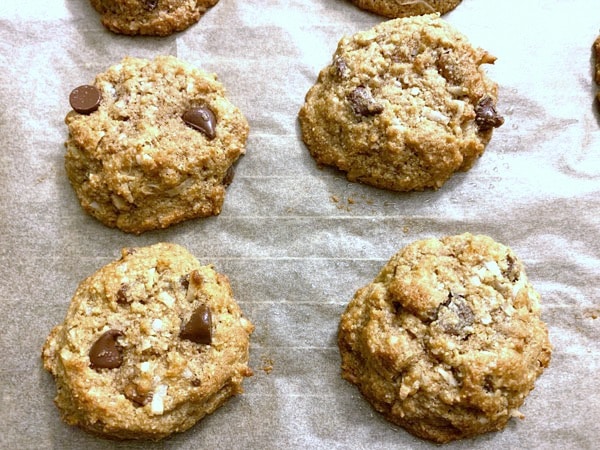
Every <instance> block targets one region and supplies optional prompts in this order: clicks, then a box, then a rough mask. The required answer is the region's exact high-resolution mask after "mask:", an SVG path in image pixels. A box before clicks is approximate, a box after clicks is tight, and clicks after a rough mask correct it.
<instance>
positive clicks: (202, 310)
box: [179, 305, 212, 345]
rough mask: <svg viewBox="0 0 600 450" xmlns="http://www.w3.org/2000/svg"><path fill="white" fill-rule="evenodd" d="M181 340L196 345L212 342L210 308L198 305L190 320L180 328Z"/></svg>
mask: <svg viewBox="0 0 600 450" xmlns="http://www.w3.org/2000/svg"><path fill="white" fill-rule="evenodd" d="M179 337H181V339H187V340H188V341H192V342H195V343H196V344H206V345H209V344H210V343H211V342H212V317H211V312H210V308H209V307H208V306H206V305H200V306H198V308H196V311H194V312H193V314H192V317H190V320H188V322H187V323H186V324H185V325H184V326H183V327H182V329H181V333H179Z"/></svg>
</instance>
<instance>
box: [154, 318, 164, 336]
mask: <svg viewBox="0 0 600 450" xmlns="http://www.w3.org/2000/svg"><path fill="white" fill-rule="evenodd" d="M152 329H153V330H154V331H156V332H157V333H158V332H159V331H162V329H163V321H162V320H160V319H154V320H153V321H152Z"/></svg>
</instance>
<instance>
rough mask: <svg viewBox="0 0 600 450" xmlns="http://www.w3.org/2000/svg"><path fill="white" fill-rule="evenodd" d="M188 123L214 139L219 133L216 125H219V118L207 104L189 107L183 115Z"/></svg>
mask: <svg viewBox="0 0 600 450" xmlns="http://www.w3.org/2000/svg"><path fill="white" fill-rule="evenodd" d="M181 118H182V119H183V121H184V122H185V123H186V125H188V126H190V127H192V128H193V129H195V130H198V131H201V132H202V133H204V134H205V135H206V137H208V139H211V140H212V139H214V138H215V136H216V135H217V134H216V132H215V127H216V126H217V118H216V117H215V114H214V113H213V112H212V111H211V110H210V108H208V107H207V106H199V107H197V108H191V109H188V110H187V111H186V112H185V113H183V116H182V117H181Z"/></svg>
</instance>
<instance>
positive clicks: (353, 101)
mask: <svg viewBox="0 0 600 450" xmlns="http://www.w3.org/2000/svg"><path fill="white" fill-rule="evenodd" d="M348 101H349V102H350V106H351V107H352V110H353V111H354V114H356V115H359V116H364V117H368V116H376V115H378V114H381V113H382V112H383V106H382V105H380V104H379V103H377V102H376V101H375V99H374V98H373V95H372V94H371V91H370V90H369V89H367V88H366V87H364V86H358V87H357V88H356V89H354V90H353V91H352V92H351V93H350V94H349V95H348Z"/></svg>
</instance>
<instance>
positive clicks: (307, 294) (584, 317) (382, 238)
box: [0, 0, 600, 450]
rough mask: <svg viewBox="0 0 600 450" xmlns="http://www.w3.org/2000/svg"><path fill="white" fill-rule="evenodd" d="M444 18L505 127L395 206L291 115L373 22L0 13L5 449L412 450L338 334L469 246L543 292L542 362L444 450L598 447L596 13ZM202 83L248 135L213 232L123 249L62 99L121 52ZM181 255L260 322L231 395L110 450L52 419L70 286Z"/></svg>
mask: <svg viewBox="0 0 600 450" xmlns="http://www.w3.org/2000/svg"><path fill="white" fill-rule="evenodd" d="M445 18H446V19H447V20H448V21H449V22H451V23H452V24H453V25H455V26H456V27H457V28H458V29H459V30H460V31H462V32H463V33H464V34H466V35H467V36H468V37H469V39H470V41H471V42H472V43H473V44H474V45H477V46H481V47H483V48H485V49H486V50H488V51H489V52H490V53H492V54H493V55H495V56H497V57H498V60H497V62H496V64H495V65H494V66H490V67H489V68H488V73H489V74H490V76H491V77H492V78H493V79H495V80H496V81H497V82H498V83H499V85H500V92H499V110H500V112H501V113H502V114H503V115H504V117H505V119H506V122H505V124H504V126H503V127H501V128H500V129H498V130H497V131H496V132H495V134H494V138H493V140H492V142H491V143H490V145H489V146H488V148H487V151H486V153H485V154H484V155H483V157H482V158H481V159H480V160H479V162H478V163H477V164H476V165H475V167H473V169H472V170H471V171H469V172H468V173H461V174H458V175H456V176H454V177H453V178H452V179H451V180H450V181H449V182H448V183H447V184H446V185H445V186H444V187H443V188H442V189H440V190H439V191H436V192H433V191H428V192H422V193H409V194H400V193H393V192H386V191H381V190H377V189H374V188H370V187H367V186H362V185H358V184H352V183H349V182H347V181H346V179H345V177H344V176H343V174H341V173H338V172H336V171H333V170H329V169H319V168H318V167H317V166H316V165H315V163H314V161H313V160H312V159H311V157H310V156H309V154H308V152H307V150H306V148H305V147H304V145H303V144H302V142H301V140H300V137H299V136H300V133H299V126H298V122H297V118H296V117H297V112H298V110H299V108H300V106H301V105H302V103H303V99H304V95H305V93H306V91H307V90H308V89H309V87H310V86H311V85H312V84H313V83H314V81H315V79H316V76H317V73H318V71H319V70H320V69H321V68H322V67H323V66H325V65H326V64H328V63H329V62H330V59H331V55H332V53H333V51H334V50H335V47H336V44H337V42H338V40H339V39H340V38H341V37H342V35H344V34H352V33H354V32H356V31H359V30H363V29H366V28H369V27H371V26H373V25H375V24H376V23H378V22H380V21H382V20H383V18H381V17H378V16H375V15H373V14H370V13H367V12H364V11H361V10H359V9H358V8H356V7H354V6H353V5H352V4H351V3H350V2H348V1H346V0H244V1H242V0H221V1H220V2H219V3H218V4H217V5H216V6H215V7H214V8H212V9H211V10H210V11H209V12H208V13H207V14H206V15H205V16H204V17H203V18H202V19H201V20H200V22H199V23H198V24H196V25H194V26H192V27H191V28H189V29H188V30H186V31H184V32H181V33H179V34H176V35H173V36H170V37H166V38H151V37H150V38H149V37H127V36H118V35H115V34H112V33H110V32H109V31H107V30H105V29H104V28H103V27H102V26H101V24H100V21H99V15H98V14H97V13H96V12H95V11H94V10H93V9H92V7H91V6H90V4H89V1H87V0H54V1H51V2H49V1H42V0H29V1H27V2H23V1H18V0H2V2H1V3H0V58H1V59H0V62H1V64H0V137H1V142H2V149H1V152H0V185H1V187H2V189H1V191H0V235H1V245H0V269H1V276H0V294H1V297H2V298H1V299H0V310H1V313H2V316H1V317H2V318H3V319H2V320H3V322H2V327H1V332H0V393H1V395H2V405H1V407H0V447H1V448H3V449H4V448H6V449H17V448H18V449H41V448H44V449H45V448H55V449H66V448H69V449H71V448H72V449H80V448H86V449H90V450H91V449H105V448H177V449H192V448H193V449H196V448H207V449H208V448H224V449H251V448H253V449H275V448H321V449H330V448H353V449H354V448H365V449H378V448H411V449H427V448H437V447H436V446H434V445H432V444H430V443H428V442H425V441H422V440H419V439H416V438H414V437H412V436H411V435H409V434H408V433H406V432H405V431H404V430H402V429H400V428H398V427H395V426H393V425H391V424H390V423H388V422H386V421H385V420H384V419H383V418H381V417H380V416H379V415H378V414H376V413H375V412H374V411H373V410H372V409H371V407H370V406H369V405H368V404H367V403H366V401H365V400H364V399H363V398H362V397H361V396H360V394H359V393H358V391H357V390H356V388H355V387H353V386H351V385H350V384H348V383H347V382H345V381H343V380H342V379H341V378H340V370H339V363H340V361H339V354H338V350H337V346H336V332H337V325H338V320H339V316H340V314H341V313H342V311H343V309H344V307H345V305H346V304H347V302H348V301H349V299H350V298H351V297H352V295H353V294H354V292H355V291H356V290H357V289H358V288H359V287H361V286H363V285H364V284H366V283H368V282H370V281H371V280H372V278H373V277H374V276H375V275H376V274H377V272H378V271H379V269H380V267H381V266H382V265H383V264H384V263H385V262H386V261H387V260H388V259H389V257H390V256H391V255H392V254H394V253H395V252H396V251H397V250H399V249H400V248H401V247H402V246H404V245H406V244H408V243H409V242H412V241H414V240H416V239H421V238H426V237H431V236H438V237H439V236H444V235H449V234H458V233H462V232H465V231H470V232H473V233H485V234H488V235H490V236H492V237H493V238H494V239H496V240H498V241H500V242H502V243H504V244H507V245H509V246H510V247H512V248H513V250H514V251H515V252H516V253H517V255H519V256H520V257H521V258H522V259H523V261H524V262H525V264H526V267H527V272H528V275H529V277H530V279H531V281H532V283H533V284H534V286H535V287H536V288H537V290H538V291H539V292H540V293H541V295H542V299H543V318H544V320H545V321H546V322H547V323H548V326H549V329H550V336H551V341H552V343H553V345H554V353H553V357H552V361H551V364H550V367H549V368H548V369H547V371H546V372H545V373H544V374H543V375H542V376H541V378H540V379H539V380H538V382H537V384H536V388H535V390H534V391H533V392H532V393H531V395H530V396H529V397H528V399H527V400H526V402H525V404H524V406H523V408H522V409H521V411H522V412H523V413H524V414H525V416H526V418H525V419H524V420H518V419H514V420H513V421H511V422H510V424H509V425H508V427H507V428H506V429H505V430H504V431H502V432H499V433H493V434H487V435H484V436H481V437H478V438H476V439H471V440H466V441H462V442H456V443H452V444H449V445H446V446H445V447H446V448H449V449H471V448H485V449H516V448H539V449H554V448H556V449H570V448H573V449H575V448H577V449H585V448H597V447H596V446H597V444H598V436H599V435H600V389H599V388H598V380H599V379H600V362H599V359H598V357H599V354H600V350H599V347H598V337H597V336H598V333H599V332H600V318H598V317H599V316H600V304H599V301H600V300H599V297H600V295H599V294H600V288H599V287H598V286H599V285H600V283H599V281H600V280H599V275H598V274H599V270H600V243H599V241H598V239H599V238H600V236H599V231H600V218H599V217H600V214H599V210H600V156H599V152H600V117H599V115H598V108H597V105H596V104H595V103H594V100H593V98H594V95H595V91H596V86H595V85H594V84H593V83H592V52H591V45H592V42H593V40H594V38H595V37H596V36H597V34H598V33H599V28H600V8H599V5H598V1H597V0H570V1H562V0H528V1H521V0H503V1H497V0H464V1H463V2H462V4H461V5H459V6H458V8H457V9H456V10H455V11H453V12H451V13H450V14H447V15H446V16H445ZM158 54H172V55H176V56H178V57H180V58H182V59H185V60H187V61H189V62H191V63H193V64H195V65H197V66H198V67H201V68H203V69H205V70H207V71H210V72H216V73H217V74H218V76H219V78H220V80H221V81H222V82H223V83H224V85H225V87H226V88H227V91H228V97H229V98H230V99H231V100H232V101H233V102H234V103H235V104H236V105H237V106H238V107H239V108H240V109H241V110H242V111H243V112H244V114H245V115H246V117H247V118H248V120H249V122H250V125H251V133H250V138H249V141H248V145H247V155H246V156H245V157H244V158H243V159H242V160H241V161H240V163H239V164H238V168H237V173H236V178H235V180H234V182H233V184H232V185H231V187H230V188H229V190H228V194H227V198H226V201H225V205H224V209H223V212H222V214H221V215H220V216H218V217H213V218H208V219H200V220H194V221H188V222H186V223H183V224H180V225H178V226H175V227H172V228H170V229H167V230H162V231H156V232H149V233H145V234H143V235H141V236H133V235H128V234H125V233H122V232H120V231H118V230H114V229H109V228H106V227H104V226H103V225H101V224H100V223H99V222H97V221H95V220H94V219H92V218H90V217H89V216H87V215H86V214H84V212H83V211H82V210H81V208H80V207H79V204H78V202H77V200H76V197H75V194H74V193H73V191H72V189H71V187H70V185H69V183H68V181H67V177H66V175H65V171H64V167H63V161H64V160H63V155H64V147H63V142H64V140H65V139H66V135H67V131H66V127H65V126H64V124H63V119H64V116H65V115H66V113H67V112H68V111H69V109H70V108H69V105H68V95H69V93H70V91H71V90H72V89H73V88H74V87H76V86H78V85H80V84H85V83H89V82H91V81H92V80H93V78H94V76H95V75H96V74H97V73H99V72H102V71H104V70H105V69H106V68H107V67H109V66H110V65H112V64H115V63H116V62H118V61H120V60H121V58H122V57H124V56H125V55H131V56H138V57H148V58H151V57H153V56H155V55H158ZM159 241H169V242H176V243H179V244H182V245H184V246H186V247H187V248H188V249H189V250H190V251H191V252H192V253H193V254H195V255H196V256H197V257H198V258H199V259H200V260H201V261H202V262H205V263H213V264H214V265H215V267H216V268H217V270H219V271H221V272H223V273H226V274H227V275H228V276H229V278H230V279H231V283H232V286H233V289H234V292H235V296H236V298H237V300H238V302H239V303H240V305H241V306H242V308H243V310H244V312H245V313H246V315H247V316H248V317H249V318H250V320H251V321H252V322H253V323H254V324H255V325H256V331H255V333H254V335H253V340H252V347H251V365H252V367H253V369H254V372H255V375H254V376H253V377H252V378H250V379H248V380H247V381H246V382H245V390H246V392H245V393H244V394H243V395H241V396H238V397H236V398H234V399H232V400H231V401H229V402H228V403H227V404H226V405H225V406H223V407H222V408H221V409H219V410H218V411H217V412H215V413H214V414H213V415H211V416H210V417H207V418H206V419H204V420H203V421H202V422H200V423H199V424H198V425H197V426H195V427H194V428H193V429H191V430H190V431H188V432H186V433H183V434H179V435H175V436H173V437H172V438H170V439H168V440H166V441H163V442H162V443H159V444H152V443H150V444H149V443H147V442H146V443H136V442H125V443H112V442H109V441H106V440H103V439H99V438H96V437H93V436H90V435H88V434H86V433H84V432H82V431H80V430H79V429H77V428H74V427H71V426H68V425H65V424H64V423H62V422H61V420H60V417H59V414H58V411H57V409H56V408H55V406H54V404H53V401H52V399H53V397H54V395H55V385H54V381H53V379H52V377H51V376H50V375H49V374H48V373H46V372H45V371H44V370H43V368H42V364H41V360H40V350H41V347H42V343H43V341H44V339H45V338H46V336H47V334H48V332H49V331H50V329H51V328H52V327H53V326H54V325H55V324H57V323H59V322H60V321H62V320H63V318H64V315H65V313H66V310H67V306H68V303H69V301H70V299H71V297H72V295H73V293H74V291H75V289H76V287H77V285H78V283H79V282H80V281H81V280H83V279H84V278H85V277H86V276H88V275H90V274H91V273H93V272H94V271H96V270H97V269H98V268H100V267H101V266H102V265H104V264H106V263H108V262H109V261H111V260H113V259H116V258H118V256H119V250H120V248H121V247H124V246H143V245H150V244H153V243H156V242H159Z"/></svg>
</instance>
